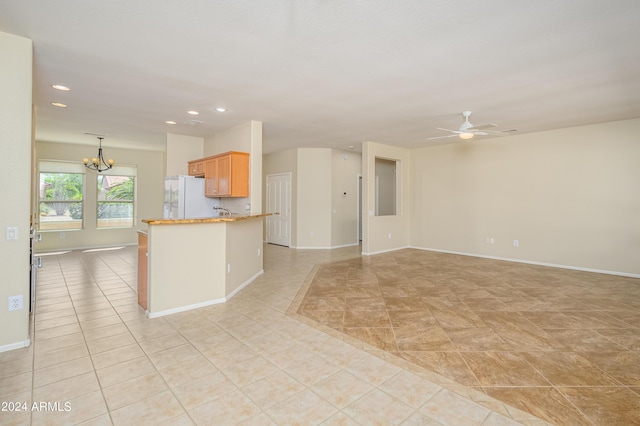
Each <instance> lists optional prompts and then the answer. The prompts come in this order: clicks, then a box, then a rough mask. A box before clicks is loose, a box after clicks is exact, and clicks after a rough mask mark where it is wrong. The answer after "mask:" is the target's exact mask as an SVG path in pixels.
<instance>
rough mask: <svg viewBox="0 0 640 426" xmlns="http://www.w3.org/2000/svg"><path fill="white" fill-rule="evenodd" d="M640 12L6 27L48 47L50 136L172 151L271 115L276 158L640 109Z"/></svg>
mask: <svg viewBox="0 0 640 426" xmlns="http://www.w3.org/2000/svg"><path fill="white" fill-rule="evenodd" d="M639 16H640V2H639V1H637V0H615V1H611V0H582V1H558V0H539V1H530V0H527V1H522V0H484V1H477V0H405V1H392V0H386V1H379V0H371V1H365V0H308V1H303V0H298V1H294V0H290V1H267V0H265V1H255V0H254V1H249V0H244V1H243V0H235V1H221V0H183V1H175V0H136V1H131V0H128V1H124V0H110V1H102V2H96V1H81V0H56V1H51V0H29V1H25V0H0V31H2V32H6V33H11V34H16V35H20V36H23V37H27V38H30V39H32V40H33V42H34V68H35V77H34V79H35V84H34V102H35V105H36V120H37V121H36V138H37V139H38V140H47V141H59V142H75V143H94V142H95V139H94V138H93V137H92V136H88V135H85V132H90V133H100V134H106V135H107V138H106V139H105V145H111V146H130V147H147V148H153V147H155V148H156V149H163V147H164V143H165V140H166V137H165V135H166V133H176V134H185V135H192V136H208V135H211V134H214V133H216V132H218V131H221V130H224V129H227V128H229V127H232V126H234V125H237V124H240V123H242V122H246V121H248V120H258V121H262V122H263V123H264V124H263V130H264V152H274V151H278V150H281V149H285V148H291V147H336V148H343V149H347V147H348V146H350V145H356V146H358V145H359V143H360V142H363V141H375V142H380V143H385V144H390V145H397V146H403V147H421V146H427V145H429V144H436V143H443V142H446V143H448V142H452V141H454V140H455V138H449V139H438V140H429V141H427V138H428V137H435V136H443V135H445V134H446V133H445V132H443V131H441V130H437V128H438V127H445V128H451V129H457V128H458V127H459V126H460V124H461V123H462V120H463V119H462V116H461V115H460V113H461V112H462V111H464V110H471V111H473V115H472V117H471V121H472V123H474V124H484V123H495V124H497V125H498V127H497V128H498V129H511V128H516V129H518V131H519V133H528V132H535V131H542V130H550V129H556V128H563V127H571V126H578V125H585V124H593V123H600V122H607V121H615V120H623V119H630V118H637V117H640V44H639V40H640V25H638V17H639ZM56 83H57V84H64V85H66V86H69V87H70V88H71V91H70V92H66V93H62V92H58V91H55V90H54V89H52V88H51V85H52V84H56ZM53 101H59V102H64V103H66V104H68V108H64V109H61V108H55V107H53V106H51V105H50V103H51V102H53ZM218 106H224V107H226V108H228V111H227V112H226V113H218V112H215V110H214V108H215V107H218ZM189 109H196V110H198V111H200V113H201V114H200V115H199V116H198V117H191V116H188V115H187V114H186V111H187V110H189ZM190 119H196V120H199V121H202V124H201V125H199V126H186V125H184V124H182V123H184V122H185V121H187V120H190ZM165 120H175V121H177V122H178V124H177V125H175V126H170V125H167V124H165V123H164V121H165Z"/></svg>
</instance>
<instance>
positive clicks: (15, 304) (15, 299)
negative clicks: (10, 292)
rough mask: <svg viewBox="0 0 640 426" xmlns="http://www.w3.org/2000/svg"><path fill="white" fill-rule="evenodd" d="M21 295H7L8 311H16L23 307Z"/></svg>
mask: <svg viewBox="0 0 640 426" xmlns="http://www.w3.org/2000/svg"><path fill="white" fill-rule="evenodd" d="M23 303H24V302H23V299H22V295H20V296H9V311H18V310H20V309H22V308H23V307H24V305H23Z"/></svg>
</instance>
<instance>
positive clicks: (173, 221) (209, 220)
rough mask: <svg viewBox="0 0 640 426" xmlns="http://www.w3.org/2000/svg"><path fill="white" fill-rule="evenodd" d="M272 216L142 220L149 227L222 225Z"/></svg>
mask: <svg viewBox="0 0 640 426" xmlns="http://www.w3.org/2000/svg"><path fill="white" fill-rule="evenodd" d="M267 216H271V213H261V214H248V215H244V216H242V215H238V216H235V215H234V216H231V217H206V218H199V219H196V218H193V219H142V222H143V223H146V224H148V225H188V224H193V223H221V222H224V223H226V222H238V221H240V220H247V219H256V218H261V217H267Z"/></svg>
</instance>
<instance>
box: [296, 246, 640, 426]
mask: <svg viewBox="0 0 640 426" xmlns="http://www.w3.org/2000/svg"><path fill="white" fill-rule="evenodd" d="M293 310H294V311H295V313H294V314H295V315H298V316H300V317H303V318H306V319H307V320H308V322H307V323H308V324H311V325H315V326H316V327H318V328H320V329H325V330H326V329H330V330H332V331H335V332H339V333H338V334H339V335H340V334H341V335H343V338H344V339H347V338H351V339H356V340H358V341H361V342H363V343H364V344H366V345H368V346H370V347H373V348H377V349H379V350H380V351H381V352H383V353H384V354H385V355H384V356H385V357H386V359H392V358H395V357H397V358H400V359H403V360H406V361H409V362H411V363H413V364H415V365H416V366H420V367H422V368H424V369H425V370H427V371H430V372H434V373H437V374H439V375H441V376H443V377H444V378H446V379H450V380H452V381H455V382H457V383H460V384H462V385H466V386H468V387H470V388H472V389H475V390H477V391H480V392H484V393H485V394H487V395H489V396H491V397H494V398H496V399H498V400H500V401H503V402H505V403H506V404H509V405H511V406H513V407H517V408H519V409H521V410H524V411H526V412H529V413H531V414H533V415H535V416H538V417H541V418H542V419H545V420H546V421H548V422H550V423H555V424H562V425H564V424H572V425H573V424H596V425H610V424H625V425H626V424H640V397H639V396H638V392H637V389H638V387H639V386H640V344H639V342H640V321H639V318H640V280H638V279H634V278H626V277H619V276H612V275H604V274H597V273H589V272H580V271H573V270H565V269H558V268H550V267H543V266H533V265H526V264H518V263H511V262H504V261H497V260H490V259H480V258H472V257H466V256H458V255H451V254H443V253H435V252H428V251H420V250H410V249H407V250H401V251H397V252H392V253H386V254H381V255H376V256H371V257H368V258H365V257H355V258H352V259H346V260H339V261H334V262H330V263H326V264H322V265H319V266H317V267H316V268H315V271H314V273H313V275H312V276H311V277H310V278H309V279H308V280H307V282H306V283H305V285H304V286H303V288H302V289H301V292H300V295H299V297H298V298H297V299H296V303H295V304H294V306H292V311H293ZM456 398H457V397H456ZM433 401H435V398H434V399H432V400H430V402H427V403H426V404H425V406H423V408H422V409H421V410H420V413H422V414H425V413H428V414H429V416H430V417H431V418H433V419H435V420H438V421H445V420H443V418H440V417H439V416H440V415H441V413H440V412H435V411H432V409H431V408H429V409H427V407H428V406H429V405H430V404H431V403H432V402H433ZM465 418H471V417H469V416H467V415H465ZM452 419H454V417H450V418H448V419H447V420H446V421H447V422H448V421H451V420H452ZM458 422H462V420H455V421H453V423H456V424H461V423H458Z"/></svg>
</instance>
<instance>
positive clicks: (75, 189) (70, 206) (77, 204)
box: [38, 161, 84, 231]
mask: <svg viewBox="0 0 640 426" xmlns="http://www.w3.org/2000/svg"><path fill="white" fill-rule="evenodd" d="M83 168H84V166H83ZM38 201H39V205H40V207H39V209H40V230H41V231H52V230H72V229H82V226H83V214H82V212H83V202H84V170H82V168H79V167H77V165H75V164H72V163H64V162H59V163H58V162H45V161H43V162H41V163H40V187H39V197H38Z"/></svg>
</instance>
